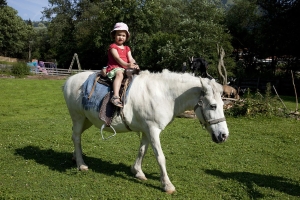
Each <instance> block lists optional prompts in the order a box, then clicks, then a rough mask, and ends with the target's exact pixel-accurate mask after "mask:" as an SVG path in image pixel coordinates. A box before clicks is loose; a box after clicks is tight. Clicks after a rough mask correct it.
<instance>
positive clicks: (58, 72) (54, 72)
mask: <svg viewBox="0 0 300 200" xmlns="http://www.w3.org/2000/svg"><path fill="white" fill-rule="evenodd" d="M44 69H45V70H42V71H40V70H38V69H37V68H36V67H30V72H31V73H33V74H38V75H49V76H71V75H73V74H77V73H78V72H84V71H92V72H99V71H100V70H79V69H71V70H69V69H61V68H44Z"/></svg>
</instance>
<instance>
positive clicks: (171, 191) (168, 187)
mask: <svg viewBox="0 0 300 200" xmlns="http://www.w3.org/2000/svg"><path fill="white" fill-rule="evenodd" d="M163 190H164V191H165V192H166V193H167V194H174V193H175V192H176V190H175V187H174V186H173V184H167V185H165V186H164V187H163Z"/></svg>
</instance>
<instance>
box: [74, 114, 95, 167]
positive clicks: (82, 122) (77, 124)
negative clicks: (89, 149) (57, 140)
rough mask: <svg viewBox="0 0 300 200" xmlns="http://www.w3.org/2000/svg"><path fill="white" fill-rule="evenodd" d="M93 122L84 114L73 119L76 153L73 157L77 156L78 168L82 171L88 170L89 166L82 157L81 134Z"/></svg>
mask: <svg viewBox="0 0 300 200" xmlns="http://www.w3.org/2000/svg"><path fill="white" fill-rule="evenodd" d="M91 125H92V123H91V122H90V121H89V120H88V119H87V118H86V117H84V116H82V117H80V118H77V119H76V120H75V119H73V134H72V140H73V143H74V148H75V151H74V154H73V159H74V157H75V160H76V164H77V168H78V169H79V170H82V171H86V170H88V166H87V165H86V164H85V163H84V161H83V158H82V148H81V134H82V133H83V131H84V130H86V129H88V128H89V127H91Z"/></svg>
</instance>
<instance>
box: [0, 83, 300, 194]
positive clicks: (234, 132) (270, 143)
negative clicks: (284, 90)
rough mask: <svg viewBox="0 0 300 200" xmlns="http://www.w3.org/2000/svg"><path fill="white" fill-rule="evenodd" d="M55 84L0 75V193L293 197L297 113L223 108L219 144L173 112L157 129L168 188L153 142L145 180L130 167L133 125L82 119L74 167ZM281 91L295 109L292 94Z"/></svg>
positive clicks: (298, 166) (299, 170) (297, 175)
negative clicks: (123, 129) (81, 161)
mask: <svg viewBox="0 0 300 200" xmlns="http://www.w3.org/2000/svg"><path fill="white" fill-rule="evenodd" d="M63 83H64V80H32V79H0V88H1V90H0V91H1V98H0V167H1V171H0V199H299V198H300V159H299V155H300V145H299V142H300V121H297V120H295V119H288V118H279V117H272V118H266V117H257V118H252V119H249V118H245V117H240V118H230V117H228V118H227V123H228V128H229V131H230V137H229V139H228V141H227V142H225V143H223V144H215V143H213V142H212V140H211V138H210V136H209V135H208V133H207V132H206V131H205V130H203V129H202V128H201V126H200V124H199V122H198V121H197V120H196V119H184V118H176V119H175V120H174V121H173V123H171V124H170V125H169V126H168V127H167V129H165V130H164V131H163V132H162V135H161V143H162V147H163V150H164V153H165V156H166V160H167V170H168V173H169V177H170V179H171V181H172V183H173V184H174V186H175V187H176V190H177V192H176V193H175V194H173V195H168V194H166V193H164V192H163V191H162V190H161V189H160V181H159V168H158V165H157V163H156V160H155V158H154V155H153V152H152V149H151V148H150V149H149V151H148V153H147V155H146V157H145V161H144V163H143V169H144V172H145V174H146V176H147V178H148V180H147V181H139V180H137V179H135V178H134V177H133V175H132V174H131V172H130V166H131V165H132V164H133V162H134V160H135V157H136V154H137V150H138V146H139V136H138V135H137V134H135V133H122V134H117V136H116V137H114V138H112V139H110V140H107V141H103V140H102V139H101V135H100V131H99V130H98V129H97V128H95V127H92V128H90V129H89V130H87V131H86V132H85V133H84V134H83V138H82V145H83V151H84V153H85V156H84V158H85V161H86V163H87V164H88V165H89V171H87V172H81V171H78V170H77V168H76V165H75V164H74V163H73V162H72V160H71V158H72V152H73V143H72V140H71V128H72V127H71V126H72V125H71V120H70V117H69V114H68V111H67V108H66V106H65V102H64V99H63V94H62V90H61V86H62V85H63ZM283 99H286V100H285V103H286V105H287V107H289V108H290V109H292V110H293V109H295V101H294V98H292V97H283Z"/></svg>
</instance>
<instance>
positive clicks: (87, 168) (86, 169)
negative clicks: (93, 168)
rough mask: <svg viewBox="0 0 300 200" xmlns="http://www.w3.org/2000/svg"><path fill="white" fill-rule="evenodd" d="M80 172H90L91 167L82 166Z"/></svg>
mask: <svg viewBox="0 0 300 200" xmlns="http://www.w3.org/2000/svg"><path fill="white" fill-rule="evenodd" d="M79 170H80V171H88V170H89V167H88V166H86V165H80V167H79Z"/></svg>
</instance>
